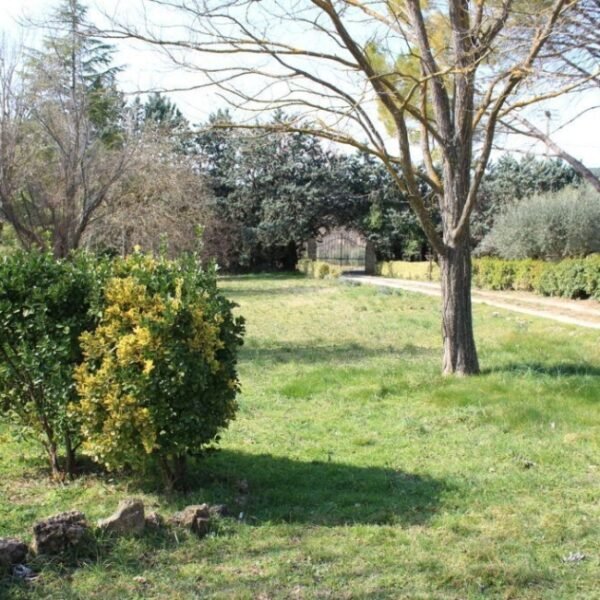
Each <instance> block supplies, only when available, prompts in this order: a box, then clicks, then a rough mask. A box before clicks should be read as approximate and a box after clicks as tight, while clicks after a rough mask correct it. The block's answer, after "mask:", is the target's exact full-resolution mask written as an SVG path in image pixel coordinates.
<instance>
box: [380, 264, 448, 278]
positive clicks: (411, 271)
mask: <svg viewBox="0 0 600 600" xmlns="http://www.w3.org/2000/svg"><path fill="white" fill-rule="evenodd" d="M377 274H378V275H381V276H382V277H396V278H398V279H415V280H418V281H439V279H440V268H439V266H438V265H437V264H436V263H435V262H431V263H430V262H429V261H418V262H408V261H402V260H391V261H385V262H380V263H378V265H377Z"/></svg>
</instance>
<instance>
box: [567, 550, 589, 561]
mask: <svg viewBox="0 0 600 600" xmlns="http://www.w3.org/2000/svg"><path fill="white" fill-rule="evenodd" d="M586 558H587V557H586V555H585V554H584V553H583V552H571V553H570V554H568V555H567V556H563V559H562V560H563V562H565V563H578V562H581V561H582V560H585V559H586Z"/></svg>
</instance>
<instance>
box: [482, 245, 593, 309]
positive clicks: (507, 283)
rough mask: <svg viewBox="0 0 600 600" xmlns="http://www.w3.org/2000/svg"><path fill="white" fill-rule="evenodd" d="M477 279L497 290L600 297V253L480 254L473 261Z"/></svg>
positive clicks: (567, 296)
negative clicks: (554, 258) (549, 257)
mask: <svg viewBox="0 0 600 600" xmlns="http://www.w3.org/2000/svg"><path fill="white" fill-rule="evenodd" d="M473 283H474V285H475V286H477V287H481V288H489V289H493V290H511V289H512V290H526V291H532V292H536V293H538V294H542V295H544V296H563V297H566V298H596V299H598V300H600V255H599V254H593V255H590V256H588V257H586V258H577V259H575V258H571V259H565V260H563V261H560V262H545V261H541V260H530V259H528V260H503V259H500V258H489V257H488V258H480V259H477V260H475V261H473Z"/></svg>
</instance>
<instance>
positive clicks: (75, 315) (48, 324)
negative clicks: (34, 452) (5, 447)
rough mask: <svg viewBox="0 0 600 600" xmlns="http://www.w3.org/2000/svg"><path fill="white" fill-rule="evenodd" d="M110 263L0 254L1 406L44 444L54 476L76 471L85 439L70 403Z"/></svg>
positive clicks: (82, 256)
mask: <svg viewBox="0 0 600 600" xmlns="http://www.w3.org/2000/svg"><path fill="white" fill-rule="evenodd" d="M106 267H107V265H106V263H105V262H104V261H101V260H98V259H96V258H94V257H92V256H90V255H86V254H76V255H73V256H72V257H70V258H69V259H68V260H61V261H57V260H55V259H54V258H53V257H52V255H50V254H43V253H40V252H37V251H33V252H23V251H15V252H14V253H12V254H10V255H8V256H5V257H4V258H2V259H0V406H1V408H2V411H3V414H4V415H5V416H7V417H8V418H9V419H10V420H11V421H13V422H16V423H18V424H19V425H20V426H21V427H22V428H23V431H24V432H25V433H28V434H33V435H34V436H35V438H36V439H37V440H38V441H39V442H41V444H42V445H43V446H44V448H45V451H46V453H47V456H48V461H49V463H50V468H51V470H52V473H53V475H54V476H55V477H56V476H62V474H63V473H64V472H67V473H68V474H69V475H72V473H73V469H74V458H75V452H76V450H77V447H78V446H79V444H80V442H81V439H80V436H79V432H78V429H79V426H78V423H77V420H76V419H75V418H74V417H73V416H71V415H69V414H68V411H67V407H68V405H69V404H76V403H77V395H76V393H75V389H74V385H73V370H74V368H75V367H76V365H77V364H79V362H80V361H81V349H80V344H79V336H80V335H81V334H82V333H83V332H86V331H90V330H92V329H93V328H94V326H95V325H96V322H97V320H98V317H97V313H96V312H94V311H93V310H92V306H93V304H94V298H96V297H97V296H98V295H99V294H100V289H101V284H102V280H103V278H104V276H105V273H106V270H107V269H106ZM61 446H62V450H63V451H64V454H65V457H66V460H65V463H64V464H61V463H60V461H59V453H60V450H61Z"/></svg>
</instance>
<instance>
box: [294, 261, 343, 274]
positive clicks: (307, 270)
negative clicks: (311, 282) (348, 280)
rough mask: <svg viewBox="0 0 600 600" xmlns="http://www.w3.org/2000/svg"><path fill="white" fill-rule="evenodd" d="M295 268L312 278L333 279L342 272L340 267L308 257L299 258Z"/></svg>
mask: <svg viewBox="0 0 600 600" xmlns="http://www.w3.org/2000/svg"><path fill="white" fill-rule="evenodd" d="M296 268H297V269H298V271H300V272H301V273H304V274H305V275H306V276H308V277H313V278H314V279H335V278H337V277H339V276H340V275H341V274H342V269H341V267H338V266H337V265H332V264H330V263H326V262H323V261H321V260H311V259H310V258H301V259H300V260H299V261H298V264H297V265H296Z"/></svg>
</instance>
